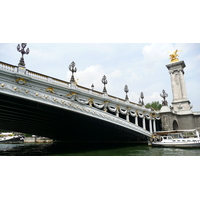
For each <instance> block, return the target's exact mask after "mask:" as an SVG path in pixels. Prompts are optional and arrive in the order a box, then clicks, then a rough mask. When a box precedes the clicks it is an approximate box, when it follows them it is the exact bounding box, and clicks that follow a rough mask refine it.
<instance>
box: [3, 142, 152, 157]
mask: <svg viewBox="0 0 200 200" xmlns="http://www.w3.org/2000/svg"><path fill="white" fill-rule="evenodd" d="M141 148H142V149H143V148H145V149H146V148H148V146H147V144H124V143H123V144H120V143H68V142H54V143H52V144H37V143H32V144H28V143H24V144H0V156H128V155H129V153H130V149H132V150H133V149H135V150H136V149H141Z"/></svg>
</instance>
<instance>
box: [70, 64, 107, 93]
mask: <svg viewBox="0 0 200 200" xmlns="http://www.w3.org/2000/svg"><path fill="white" fill-rule="evenodd" d="M103 75H104V70H103V68H102V66H100V65H94V66H90V67H87V68H86V69H85V70H81V71H78V70H77V72H76V73H75V74H74V77H75V79H78V84H79V85H81V86H84V87H88V88H91V85H92V84H94V89H95V90H100V91H101V90H102V88H103V84H102V83H101V79H102V77H103ZM70 78H71V72H70V71H68V72H67V80H70Z"/></svg>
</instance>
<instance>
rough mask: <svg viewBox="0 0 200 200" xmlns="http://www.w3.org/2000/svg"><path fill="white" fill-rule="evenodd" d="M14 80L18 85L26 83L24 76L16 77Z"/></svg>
mask: <svg viewBox="0 0 200 200" xmlns="http://www.w3.org/2000/svg"><path fill="white" fill-rule="evenodd" d="M16 81H17V82H18V83H19V84H20V85H23V84H25V83H26V81H25V80H24V78H18V79H16Z"/></svg>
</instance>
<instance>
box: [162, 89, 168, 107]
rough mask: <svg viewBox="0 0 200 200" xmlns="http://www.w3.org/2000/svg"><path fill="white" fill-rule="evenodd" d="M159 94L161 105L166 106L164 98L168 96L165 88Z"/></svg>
mask: <svg viewBox="0 0 200 200" xmlns="http://www.w3.org/2000/svg"><path fill="white" fill-rule="evenodd" d="M160 96H161V97H162V98H163V101H162V105H163V106H168V102H167V100H166V98H167V97H168V94H167V93H166V92H165V90H163V91H162V94H160Z"/></svg>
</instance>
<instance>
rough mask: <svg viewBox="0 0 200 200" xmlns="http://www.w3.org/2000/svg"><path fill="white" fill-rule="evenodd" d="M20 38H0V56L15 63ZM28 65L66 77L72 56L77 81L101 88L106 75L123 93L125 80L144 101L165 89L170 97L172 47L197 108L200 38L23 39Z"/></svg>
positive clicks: (113, 91)
mask: <svg viewBox="0 0 200 200" xmlns="http://www.w3.org/2000/svg"><path fill="white" fill-rule="evenodd" d="M17 44H18V43H0V60H1V61H3V62H6V63H10V64H13V65H18V63H19V59H20V57H21V54H20V53H19V52H18V51H17V49H16V47H17ZM27 48H29V49H30V53H29V54H28V55H25V56H24V58H25V64H26V68H27V69H29V70H32V71H35V72H38V73H42V74H45V75H48V76H51V77H55V78H58V79H61V80H64V81H69V80H70V77H71V72H70V71H69V69H68V67H69V65H70V64H71V62H72V61H74V62H75V64H76V67H77V72H76V73H75V75H74V76H75V79H78V84H79V85H81V86H84V87H87V88H91V85H92V84H94V89H95V90H97V91H101V92H102V90H103V84H102V82H101V79H102V77H103V75H106V77H107V80H108V84H107V85H106V88H107V92H108V94H110V95H113V96H116V97H119V98H122V99H124V98H125V92H124V86H125V85H127V86H128V88H129V92H128V97H129V100H130V101H132V102H135V103H138V101H139V97H140V93H141V92H143V93H144V102H145V103H150V102H152V101H159V102H160V103H161V101H162V98H161V97H160V93H161V92H162V90H163V89H164V90H165V91H166V92H167V93H168V98H167V100H168V103H169V104H170V103H171V102H172V90H171V81H170V75H169V73H168V69H167V68H166V65H167V64H169V63H170V60H169V53H168V52H169V51H174V50H176V49H178V50H182V51H181V52H179V60H183V61H184V62H185V64H186V68H185V69H184V71H185V75H184V77H185V82H186V89H187V95H188V100H190V102H191V105H193V109H192V110H193V111H200V102H199V98H200V94H198V92H197V91H199V86H200V79H199V77H200V43H27Z"/></svg>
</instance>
